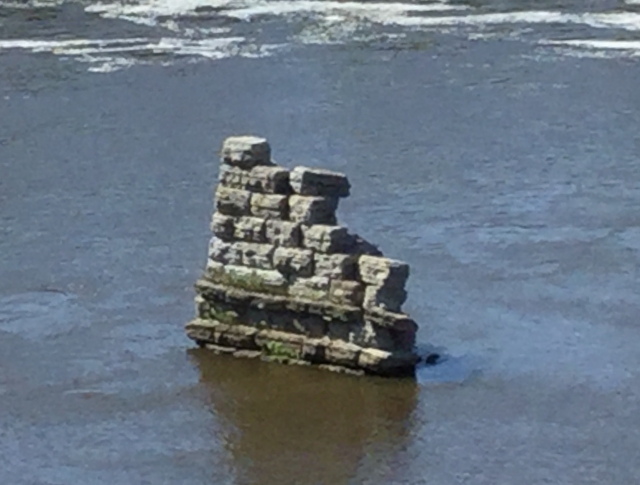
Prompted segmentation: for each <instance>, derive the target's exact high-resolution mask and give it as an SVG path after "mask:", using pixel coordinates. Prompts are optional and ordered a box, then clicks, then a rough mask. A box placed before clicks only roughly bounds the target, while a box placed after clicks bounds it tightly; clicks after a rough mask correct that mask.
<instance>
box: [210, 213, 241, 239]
mask: <svg viewBox="0 0 640 485" xmlns="http://www.w3.org/2000/svg"><path fill="white" fill-rule="evenodd" d="M211 232H212V233H213V235H214V236H216V237H217V238H218V239H222V240H223V241H232V240H233V235H234V232H235V218H234V217H232V216H226V215H224V214H220V213H219V212H214V213H213V216H212V217H211Z"/></svg>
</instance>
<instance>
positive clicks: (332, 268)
mask: <svg viewBox="0 0 640 485" xmlns="http://www.w3.org/2000/svg"><path fill="white" fill-rule="evenodd" d="M350 190H351V186H350V183H349V181H348V179H347V177H346V176H345V175H343V174H341V173H336V172H331V171H328V170H323V169H314V168H307V167H295V168H294V169H292V170H289V169H287V168H284V167H281V166H278V165H277V164H275V163H274V162H273V161H272V160H271V148H270V146H269V143H268V142H267V140H265V139H263V138H258V137H253V136H238V137H231V138H228V139H226V140H225V141H224V143H223V147H222V152H221V164H220V175H219V180H218V185H217V188H216V191H215V212H214V214H213V216H212V220H211V231H212V233H213V237H212V239H211V242H210V244H209V254H208V259H207V264H206V268H205V271H204V273H203V275H202V277H201V278H200V280H198V281H197V283H196V285H195V289H196V293H197V296H196V298H195V301H196V313H197V315H196V318H195V319H194V320H192V321H191V322H189V323H188V324H187V325H186V333H187V335H188V337H189V338H191V339H193V340H194V341H196V342H197V343H198V344H199V345H200V346H202V347H206V348H209V349H211V350H213V351H217V352H220V353H229V354H233V355H234V356H236V357H256V358H262V359H264V360H271V361H280V362H284V363H290V364H303V365H317V366H320V367H321V368H326V369H330V370H338V371H345V372H350V373H359V374H363V373H370V374H379V375H387V376H404V375H412V374H413V372H414V370H415V366H416V364H417V362H418V361H419V357H418V355H417V354H416V351H415V336H416V331H417V328H418V327H417V325H416V323H415V322H414V321H413V319H411V318H410V317H409V316H408V315H407V314H405V313H403V312H402V304H403V303H404V302H405V300H406V297H407V293H406V290H405V284H406V282H407V279H408V277H409V266H408V265H407V264H406V263H403V262H401V261H397V260H393V259H389V258H386V257H384V256H383V254H382V252H381V251H380V250H378V248H377V247H376V246H375V245H373V244H371V243H369V242H367V241H365V240H364V239H363V238H361V237H359V236H358V235H356V234H352V233H351V232H349V231H348V229H347V228H346V227H343V226H341V225H340V224H339V223H338V221H337V218H336V210H337V208H338V203H339V200H340V199H341V198H344V197H348V196H349V193H350Z"/></svg>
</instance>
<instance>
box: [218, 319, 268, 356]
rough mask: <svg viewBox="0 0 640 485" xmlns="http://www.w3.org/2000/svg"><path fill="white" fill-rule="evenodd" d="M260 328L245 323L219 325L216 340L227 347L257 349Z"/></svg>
mask: <svg viewBox="0 0 640 485" xmlns="http://www.w3.org/2000/svg"><path fill="white" fill-rule="evenodd" d="M257 333H258V330H257V329H255V328H253V327H247V326H245V325H224V324H223V325H218V326H217V327H216V328H215V342H216V343H217V344H218V345H224V346H226V347H235V348H240V349H246V350H257V349H258V348H259V347H258V345H257V344H256V342H255V336H256V334H257Z"/></svg>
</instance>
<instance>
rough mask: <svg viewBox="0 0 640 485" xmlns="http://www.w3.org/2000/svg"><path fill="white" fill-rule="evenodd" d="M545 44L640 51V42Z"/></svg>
mask: <svg viewBox="0 0 640 485" xmlns="http://www.w3.org/2000/svg"><path fill="white" fill-rule="evenodd" d="M542 43H543V44H547V45H557V46H567V47H581V48H585V49H601V50H629V51H640V40H577V39H576V40H547V41H543V42H542Z"/></svg>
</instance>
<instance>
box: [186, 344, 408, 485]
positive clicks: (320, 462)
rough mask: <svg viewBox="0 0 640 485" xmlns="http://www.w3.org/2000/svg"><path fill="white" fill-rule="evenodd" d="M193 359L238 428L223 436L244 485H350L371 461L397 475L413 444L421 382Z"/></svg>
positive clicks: (197, 353)
mask: <svg viewBox="0 0 640 485" xmlns="http://www.w3.org/2000/svg"><path fill="white" fill-rule="evenodd" d="M191 357H192V359H193V360H194V361H195V363H196V364H197V366H198V367H199V369H200V373H201V382H202V383H203V384H204V386H205V387H206V388H207V391H208V392H209V396H210V399H211V404H212V405H213V409H214V411H215V413H216V414H217V416H218V418H219V419H220V420H221V421H222V424H223V428H226V429H230V431H229V432H228V433H226V434H225V436H221V439H222V440H224V441H226V443H225V446H226V448H227V449H228V450H229V452H230V453H231V456H232V459H233V466H234V468H235V472H236V474H237V479H236V482H237V483H242V484H250V483H259V484H261V485H262V484H264V485H268V484H274V485H287V484H331V485H334V484H335V485H338V484H346V483H349V482H350V481H351V480H352V479H353V477H354V476H355V475H356V473H357V472H358V470H359V468H360V466H361V463H362V460H363V458H365V457H366V458H367V462H369V463H374V464H375V466H376V467H379V468H380V470H384V467H385V466H386V468H388V469H389V471H391V469H392V468H393V467H392V463H393V461H395V458H396V456H397V454H398V452H399V450H402V449H404V448H405V447H406V445H407V442H408V436H409V431H410V422H411V416H412V414H413V410H414V408H415V406H416V401H417V396H418V387H417V385H416V383H415V381H413V380H410V379H404V380H388V379H381V378H361V377H360V378H352V377H349V376H344V375H337V374H333V373H330V372H323V371H318V372H314V371H312V370H310V369H300V368H297V367H290V366H285V365H265V364H264V363H262V362H260V361H255V360H244V359H234V358H231V357H229V356H220V355H215V354H213V353H212V352H209V351H203V350H199V349H197V350H192V351H191ZM368 468H369V467H368ZM371 472H375V471H374V470H371ZM368 473H369V471H368ZM379 473H384V471H382V472H379ZM394 473H397V470H396V471H395V472H394ZM394 476H395V475H394Z"/></svg>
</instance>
